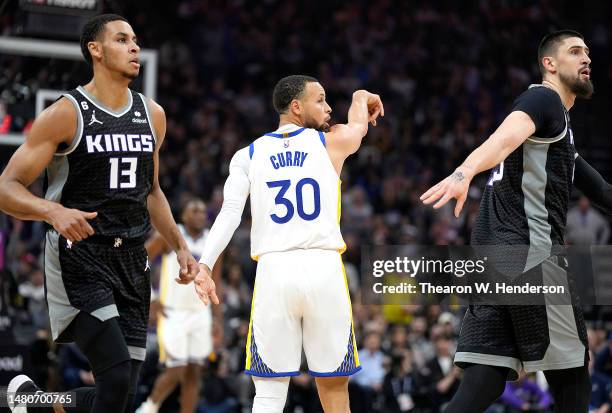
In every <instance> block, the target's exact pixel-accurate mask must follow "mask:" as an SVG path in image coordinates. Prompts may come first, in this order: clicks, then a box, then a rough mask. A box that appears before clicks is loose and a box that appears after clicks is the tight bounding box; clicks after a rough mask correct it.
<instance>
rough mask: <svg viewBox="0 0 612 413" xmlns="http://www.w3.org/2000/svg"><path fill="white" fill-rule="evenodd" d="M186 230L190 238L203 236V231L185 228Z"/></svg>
mask: <svg viewBox="0 0 612 413" xmlns="http://www.w3.org/2000/svg"><path fill="white" fill-rule="evenodd" d="M185 230H187V233H188V234H189V236H190V237H191V238H193V239H196V238H199V237H200V235H201V234H202V231H198V230H197V229H195V228H189V227H185Z"/></svg>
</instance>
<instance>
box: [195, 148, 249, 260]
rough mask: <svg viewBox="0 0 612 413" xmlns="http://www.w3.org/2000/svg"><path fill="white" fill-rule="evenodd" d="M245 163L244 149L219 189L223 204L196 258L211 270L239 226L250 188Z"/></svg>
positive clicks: (247, 162) (247, 164)
mask: <svg viewBox="0 0 612 413" xmlns="http://www.w3.org/2000/svg"><path fill="white" fill-rule="evenodd" d="M249 163H250V158H249V153H248V147H247V148H243V149H241V150H239V151H238V152H236V154H235V155H234V157H233V158H232V160H231V162H230V166H229V176H228V177H227V180H226V181H225V186H224V187H223V205H222V206H221V211H220V212H219V215H217V218H216V219H215V223H214V224H213V226H212V228H211V229H210V232H209V234H208V238H207V239H206V243H205V244H204V249H203V251H202V257H201V258H200V262H201V263H203V264H206V265H207V266H208V268H210V269H211V270H212V268H213V266H214V265H215V262H217V258H219V255H221V252H222V251H223V250H224V249H225V247H227V244H228V243H229V242H230V240H231V239H232V236H233V235H234V231H236V228H238V225H240V219H241V217H242V211H243V210H244V205H245V204H246V200H247V198H248V197H249V191H250V188H251V183H250V181H249Z"/></svg>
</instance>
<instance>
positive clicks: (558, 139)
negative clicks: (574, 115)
mask: <svg viewBox="0 0 612 413" xmlns="http://www.w3.org/2000/svg"><path fill="white" fill-rule="evenodd" d="M566 133H567V118H566V119H565V128H564V129H563V132H561V133H560V134H559V135H557V136H555V137H554V138H549V139H543V138H538V137H537V136H530V137H528V138H527V140H528V141H530V142H534V143H554V142H557V141H560V140H561V139H563V138H564V137H565V134H566Z"/></svg>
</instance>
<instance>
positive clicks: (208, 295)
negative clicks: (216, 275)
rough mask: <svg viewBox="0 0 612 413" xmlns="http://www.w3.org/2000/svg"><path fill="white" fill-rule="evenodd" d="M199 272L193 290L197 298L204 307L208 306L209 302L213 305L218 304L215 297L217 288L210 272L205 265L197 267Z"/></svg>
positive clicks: (217, 299)
mask: <svg viewBox="0 0 612 413" xmlns="http://www.w3.org/2000/svg"><path fill="white" fill-rule="evenodd" d="M199 269H200V272H199V273H198V275H197V277H196V278H195V290H196V293H198V297H200V300H202V302H203V303H204V304H205V305H208V303H209V302H210V301H212V302H213V303H214V304H219V298H218V297H217V287H216V286H215V282H214V280H213V279H212V271H211V269H210V268H208V266H207V265H205V264H200V265H199Z"/></svg>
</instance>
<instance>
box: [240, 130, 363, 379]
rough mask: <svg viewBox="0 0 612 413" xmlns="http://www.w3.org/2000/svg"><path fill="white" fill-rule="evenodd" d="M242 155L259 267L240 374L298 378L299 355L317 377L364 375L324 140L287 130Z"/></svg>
mask: <svg viewBox="0 0 612 413" xmlns="http://www.w3.org/2000/svg"><path fill="white" fill-rule="evenodd" d="M246 150H248V158H249V161H248V165H249V166H248V170H247V171H246V172H247V174H248V177H249V181H250V196H251V215H252V227H251V256H252V257H253V258H254V259H256V260H258V263H257V275H256V279H255V289H254V291H253V303H252V309H251V322H250V325H249V334H248V338H247V348H246V352H247V358H246V373H247V374H250V375H253V376H260V377H282V376H295V375H298V374H300V373H299V370H300V361H301V354H302V349H303V350H304V353H305V354H306V359H307V362H308V369H309V373H310V374H311V375H313V376H348V375H351V374H354V373H356V372H357V371H359V369H360V368H361V367H360V366H359V359H358V356H357V349H356V344H355V337H354V333H353V325H352V315H351V301H350V297H349V293H348V287H347V283H346V275H345V273H344V268H343V265H342V259H341V256H340V254H341V252H342V251H344V249H345V244H344V241H343V239H342V235H341V233H340V225H339V223H340V181H339V179H338V175H337V173H336V171H335V170H334V167H333V165H332V163H331V160H330V158H329V155H328V153H327V150H326V148H325V135H324V134H323V133H322V132H318V131H316V130H314V129H305V128H300V127H298V126H296V125H292V124H288V125H284V126H282V127H281V128H279V129H278V130H277V131H276V132H274V133H269V134H266V135H264V136H262V137H260V138H258V139H257V140H255V141H254V142H253V143H252V144H251V145H250V146H249V147H248V148H245V149H243V151H246ZM245 155H246V153H245Z"/></svg>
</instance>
